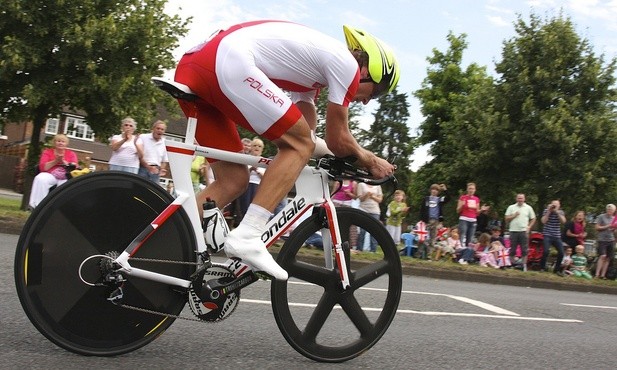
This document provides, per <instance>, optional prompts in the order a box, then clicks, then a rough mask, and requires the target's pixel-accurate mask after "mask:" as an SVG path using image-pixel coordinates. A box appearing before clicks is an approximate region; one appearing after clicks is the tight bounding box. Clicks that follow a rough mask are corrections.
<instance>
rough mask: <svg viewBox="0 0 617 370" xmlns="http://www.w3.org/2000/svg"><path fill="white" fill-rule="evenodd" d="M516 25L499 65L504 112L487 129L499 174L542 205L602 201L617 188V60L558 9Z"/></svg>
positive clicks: (499, 106)
mask: <svg viewBox="0 0 617 370" xmlns="http://www.w3.org/2000/svg"><path fill="white" fill-rule="evenodd" d="M514 27H515V31H516V36H515V37H513V38H512V39H510V40H508V41H506V42H505V43H504V47H503V52H502V60H501V61H499V62H498V63H497V65H496V71H497V72H498V73H499V74H500V78H499V80H498V81H497V85H496V90H497V94H496V96H497V100H496V110H498V111H499V112H500V113H501V115H502V119H500V120H499V122H498V124H497V125H496V130H492V132H491V134H492V135H490V136H489V138H490V140H493V141H495V142H497V143H498V146H497V147H496V149H495V151H496V152H497V153H499V155H496V156H495V158H494V161H495V163H498V167H499V168H500V169H501V173H500V176H501V177H503V178H504V179H503V181H504V183H507V184H509V185H508V187H507V188H508V189H509V190H510V194H514V192H515V189H520V190H519V191H524V192H527V193H530V194H534V195H535V196H536V198H537V199H538V202H539V204H537V205H536V207H537V208H538V209H540V208H542V205H543V204H546V203H547V202H548V201H549V200H550V199H553V198H560V199H562V203H563V204H564V206H565V207H566V209H567V210H568V211H570V212H573V211H574V210H575V209H588V210H592V209H594V208H600V209H602V208H601V207H602V206H603V205H604V204H605V203H606V202H608V201H609V200H610V199H613V198H614V197H615V195H617V194H616V185H615V181H614V172H615V168H617V158H616V157H615V156H614V155H612V152H613V150H612V149H613V148H614V145H615V142H616V140H617V125H615V123H616V120H615V118H616V117H615V109H614V107H615V98H616V95H615V89H614V85H615V65H616V64H615V63H616V61H615V59H612V60H610V61H608V63H607V62H605V60H604V56H603V55H600V56H596V55H595V53H594V51H593V49H592V47H591V45H590V43H589V41H588V40H586V39H583V38H581V37H580V36H578V34H577V33H576V30H575V28H574V25H573V23H572V21H571V20H570V19H569V18H568V17H564V16H563V15H561V14H560V15H559V16H557V17H553V18H548V19H544V20H543V19H541V18H540V17H538V16H536V15H534V14H531V16H530V18H529V21H528V22H526V21H525V20H523V19H522V17H520V16H519V18H518V20H517V21H516V22H515V24H514Z"/></svg>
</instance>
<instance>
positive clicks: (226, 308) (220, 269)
mask: <svg viewBox="0 0 617 370" xmlns="http://www.w3.org/2000/svg"><path fill="white" fill-rule="evenodd" d="M235 277H236V276H235V275H234V273H233V272H232V271H231V270H230V269H228V268H227V267H225V266H223V265H220V264H212V266H210V267H208V268H207V269H205V270H204V271H203V272H201V273H200V274H199V275H198V276H197V277H196V279H195V280H194V282H193V284H192V286H191V288H190V289H189V291H188V303H189V307H190V308H191V311H192V312H193V314H194V315H195V316H197V317H198V318H199V319H200V320H203V321H209V322H216V321H221V320H224V319H226V318H227V317H228V316H229V315H230V314H231V313H232V312H233V311H234V310H235V309H236V307H237V306H238V303H239V301H240V292H239V291H238V292H231V293H229V294H225V295H221V297H219V298H217V299H211V298H210V297H206V295H204V294H203V293H202V290H203V287H205V286H206V284H207V282H208V281H209V280H213V279H214V280H218V279H221V280H222V281H223V282H230V281H232V280H233V279H235Z"/></svg>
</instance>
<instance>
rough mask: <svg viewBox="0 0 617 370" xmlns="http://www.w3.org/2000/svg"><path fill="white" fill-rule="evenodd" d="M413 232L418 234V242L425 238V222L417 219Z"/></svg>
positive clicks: (426, 231)
mask: <svg viewBox="0 0 617 370" xmlns="http://www.w3.org/2000/svg"><path fill="white" fill-rule="evenodd" d="M414 233H415V234H416V235H418V242H419V243H422V242H424V241H425V240H426V237H427V236H428V230H427V229H426V222H424V221H418V223H417V224H416V227H415V228H414Z"/></svg>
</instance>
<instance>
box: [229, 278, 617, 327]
mask: <svg viewBox="0 0 617 370" xmlns="http://www.w3.org/2000/svg"><path fill="white" fill-rule="evenodd" d="M289 284H296V285H313V286H316V285H314V284H312V283H307V282H300V281H289ZM360 289H361V290H370V291H378V292H387V291H388V290H387V289H383V288H370V287H363V288H360ZM402 293H403V294H421V295H432V296H440V297H446V298H450V299H455V300H457V301H460V302H464V303H468V304H471V305H473V306H476V307H479V308H482V309H484V310H487V311H489V312H492V313H493V314H475V313H464V312H437V311H416V310H407V309H401V308H399V309H398V310H397V311H396V312H397V313H401V314H417V315H426V316H458V317H479V318H494V319H509V320H528V321H547V322H563V323H581V322H583V321H581V320H574V319H554V318H544V317H522V316H521V315H519V314H517V313H516V312H512V311H509V310H506V309H503V308H501V307H497V306H495V305H492V304H490V303H486V302H482V301H478V300H475V299H471V298H467V297H461V296H457V295H453V294H443V293H430V292H416V291H410V290H403V291H402ZM241 301H242V302H247V303H254V304H268V305H269V304H271V302H270V301H265V300H257V299H245V298H241ZM562 304H567V303H562ZM289 306H292V307H308V308H315V307H316V306H317V305H316V304H313V303H295V302H289ZM340 308H341V307H340V306H339V305H336V306H335V309H340ZM611 308H612V307H611ZM362 309H363V310H365V311H373V312H379V311H381V308H374V307H362ZM616 309H617V308H616Z"/></svg>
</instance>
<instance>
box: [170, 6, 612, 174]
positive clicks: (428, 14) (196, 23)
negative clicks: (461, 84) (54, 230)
mask: <svg viewBox="0 0 617 370" xmlns="http://www.w3.org/2000/svg"><path fill="white" fill-rule="evenodd" d="M560 10H562V11H563V12H564V14H565V15H566V16H569V17H570V18H571V19H572V20H573V22H574V24H575V26H576V30H577V32H578V34H579V35H581V36H583V37H585V38H587V39H589V40H590V42H591V45H592V46H593V48H594V51H595V52H596V53H597V54H601V53H604V54H605V55H606V57H607V58H612V57H615V56H616V55H617V37H615V33H616V32H617V0H610V1H606V0H563V1H557V0H527V1H523V0H458V1H457V0H434V1H426V0H381V1H365V0H354V1H348V0H339V1H330V0H312V1H300V0H287V1H272V0H260V1H254V0H214V1H198V0H170V1H168V5H167V7H166V12H168V13H169V14H178V15H180V16H181V17H183V18H186V17H188V16H192V17H193V21H192V23H191V25H190V26H189V29H190V31H189V33H188V34H187V35H186V36H185V37H184V38H183V39H181V40H180V47H179V48H178V49H177V50H176V51H175V52H174V56H175V57H176V59H179V58H180V57H181V55H182V53H183V51H185V50H187V49H189V48H190V47H191V46H193V45H195V44H198V43H199V42H201V41H202V40H203V39H205V38H206V37H207V36H208V35H210V33H212V32H213V31H214V30H216V29H218V28H226V27H227V26H229V25H232V24H234V23H238V22H242V21H247V20H255V19H285V20H290V21H294V22H298V23H302V24H305V25H307V26H310V27H312V28H315V29H317V30H319V31H321V32H324V33H326V34H329V35H331V36H333V37H335V38H338V39H340V40H341V41H342V42H343V41H344V37H343V32H342V25H343V24H350V25H353V26H355V27H358V28H363V29H365V30H366V31H368V32H371V33H373V34H375V35H376V36H377V37H379V38H380V39H382V40H383V41H385V42H386V43H388V44H389V45H390V46H391V47H392V48H393V49H394V51H395V53H396V55H397V58H398V60H399V62H400V64H401V79H400V81H399V92H404V93H407V94H408V96H409V97H410V99H409V103H410V113H411V116H410V119H409V122H408V124H409V127H410V128H411V129H412V132H413V133H415V130H416V128H417V127H418V125H419V123H420V122H421V121H422V119H423V118H422V115H421V113H420V107H419V104H418V102H417V100H415V99H413V97H412V93H413V92H414V91H416V90H417V89H419V88H420V84H421V82H422V80H423V78H424V77H425V76H426V68H427V66H428V64H427V62H426V58H427V57H428V56H429V55H431V54H432V49H433V48H437V49H439V50H441V51H445V50H446V48H447V46H448V45H447V41H446V35H447V34H448V32H449V31H452V32H454V34H456V35H459V34H461V33H465V34H467V42H468V48H467V50H466V51H465V54H464V59H463V60H464V64H465V65H467V64H469V63H477V64H479V65H482V66H486V67H487V70H488V72H489V73H493V71H494V64H495V61H498V60H500V59H501V49H502V44H503V41H504V40H507V39H510V38H512V37H513V36H514V27H513V25H512V24H513V21H514V20H515V19H516V17H517V14H521V15H522V16H523V18H524V19H528V15H529V13H530V12H532V11H533V12H534V13H536V14H537V15H540V16H542V17H544V16H549V17H552V16H556V15H558V14H559V12H560ZM374 109H375V105H373V104H369V105H368V106H367V107H366V109H365V111H366V112H365V116H366V117H365V118H364V119H363V122H365V123H366V124H369V123H370V122H371V121H372V115H371V114H372V112H373V111H374ZM426 151H427V148H420V149H418V150H417V151H416V153H414V157H413V159H414V163H413V164H412V168H414V169H416V168H418V166H419V165H421V164H422V163H423V162H424V161H425V160H426V158H427V157H426Z"/></svg>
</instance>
